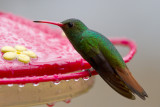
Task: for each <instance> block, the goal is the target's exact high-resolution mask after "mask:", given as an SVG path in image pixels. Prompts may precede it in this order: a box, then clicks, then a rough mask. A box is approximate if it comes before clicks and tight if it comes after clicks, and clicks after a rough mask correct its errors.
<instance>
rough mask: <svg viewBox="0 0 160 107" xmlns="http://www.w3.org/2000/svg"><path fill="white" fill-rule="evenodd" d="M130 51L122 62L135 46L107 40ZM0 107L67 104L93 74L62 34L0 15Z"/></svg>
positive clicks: (87, 86) (88, 84) (88, 85)
mask: <svg viewBox="0 0 160 107" xmlns="http://www.w3.org/2000/svg"><path fill="white" fill-rule="evenodd" d="M110 40H111V42H112V43H113V44H115V45H117V44H118V45H124V46H127V47H129V48H130V51H129V53H128V55H127V56H126V57H124V61H125V62H129V60H130V59H131V58H132V57H133V55H134V54H135V52H136V47H135V44H134V42H133V41H130V40H128V39H124V38H122V39H120V38H115V39H110ZM0 50H1V54H0V55H1V57H0V106H1V107H5V106H20V107H21V106H24V105H25V106H29V105H39V104H46V103H47V105H48V106H50V107H51V106H53V105H54V102H58V101H65V102H66V103H69V102H70V99H72V98H73V97H75V96H79V95H81V94H83V93H85V92H87V91H88V90H89V89H90V88H91V87H92V86H93V84H94V81H95V77H94V75H97V73H96V71H91V74H92V76H91V77H89V75H90V73H88V71H86V69H89V68H91V66H90V65H89V64H88V63H87V62H86V61H85V60H84V59H83V58H82V57H81V56H80V55H79V54H78V53H77V52H76V51H75V49H74V48H73V47H72V45H71V44H70V42H69V41H68V39H67V38H66V37H65V36H64V33H63V32H62V31H61V30H59V29H52V28H50V27H49V26H47V25H40V24H35V23H33V22H32V21H30V20H27V19H24V18H22V17H19V16H15V15H13V14H10V13H3V12H0Z"/></svg>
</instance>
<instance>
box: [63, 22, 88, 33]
mask: <svg viewBox="0 0 160 107" xmlns="http://www.w3.org/2000/svg"><path fill="white" fill-rule="evenodd" d="M61 23H62V24H63V26H61V28H62V29H63V31H64V32H65V33H66V35H71V34H74V35H77V34H81V33H82V32H83V31H85V30H87V29H88V28H87V26H86V25H85V24H84V23H83V22H81V21H80V20H78V19H68V20H65V21H63V22H61Z"/></svg>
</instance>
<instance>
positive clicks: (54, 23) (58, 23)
mask: <svg viewBox="0 0 160 107" xmlns="http://www.w3.org/2000/svg"><path fill="white" fill-rule="evenodd" d="M33 22H36V23H48V24H53V25H57V26H59V27H62V26H63V24H62V23H60V22H48V21H33Z"/></svg>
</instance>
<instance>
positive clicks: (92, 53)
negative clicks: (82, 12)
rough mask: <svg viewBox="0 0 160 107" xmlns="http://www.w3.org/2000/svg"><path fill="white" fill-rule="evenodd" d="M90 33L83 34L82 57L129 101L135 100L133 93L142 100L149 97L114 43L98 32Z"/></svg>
mask: <svg viewBox="0 0 160 107" xmlns="http://www.w3.org/2000/svg"><path fill="white" fill-rule="evenodd" d="M88 32H89V33H88ZM88 32H87V33H83V36H82V37H83V39H82V40H81V45H82V46H81V47H82V48H81V49H83V50H81V52H79V53H80V54H81V55H82V57H83V58H84V59H86V60H87V61H88V62H89V63H90V64H91V66H92V67H93V68H94V69H95V70H96V71H97V72H98V73H99V75H100V76H101V77H102V78H103V79H104V81H106V82H107V83H108V84H109V85H110V86H111V87H112V88H113V89H114V90H115V91H117V92H118V93H119V94H121V95H123V96H125V97H127V98H129V99H135V97H134V95H133V94H132V92H133V93H135V94H137V95H138V96H139V97H140V98H142V99H145V97H147V94H146V92H145V91H144V90H143V88H142V87H141V86H140V85H139V84H138V83H137V81H136V80H135V79H134V78H133V76H132V74H131V73H130V71H129V70H128V68H127V66H126V65H125V63H124V61H123V59H122V57H121V56H120V54H119V53H118V51H117V50H116V48H115V47H114V46H113V45H112V43H111V42H110V41H109V40H108V39H107V38H105V37H104V36H103V35H101V34H99V33H97V32H94V31H88Z"/></svg>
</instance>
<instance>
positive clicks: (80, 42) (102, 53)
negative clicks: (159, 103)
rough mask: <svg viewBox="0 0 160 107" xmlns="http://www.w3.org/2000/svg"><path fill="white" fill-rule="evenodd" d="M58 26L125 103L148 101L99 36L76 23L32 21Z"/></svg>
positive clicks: (126, 69)
mask: <svg viewBox="0 0 160 107" xmlns="http://www.w3.org/2000/svg"><path fill="white" fill-rule="evenodd" d="M34 22H36V23H48V24H53V25H57V26H59V27H60V28H61V29H62V30H63V31H64V33H65V34H66V36H67V38H68V39H69V41H70V42H71V44H72V45H73V47H74V48H75V50H76V51H77V52H78V53H79V54H80V55H81V56H82V57H83V58H84V59H85V60H86V61H87V62H88V63H89V64H90V65H91V66H92V67H93V69H95V70H96V72H97V73H98V74H99V75H100V76H101V77H102V79H103V80H104V81H105V82H106V83H107V84H108V85H109V86H110V87H112V88H113V89H114V90H115V91H116V92H118V93H119V94H121V95H122V96H124V97H126V98H128V99H132V100H134V99H135V96H134V94H137V95H138V96H139V97H140V98H141V99H143V100H145V99H146V97H148V95H147V93H146V92H145V90H144V89H143V88H142V87H141V86H140V85H139V83H138V82H137V81H136V80H135V79H134V77H133V76H132V74H131V72H130V71H129V69H128V67H127V65H126V64H125V62H124V61H123V59H122V57H121V55H120V53H119V52H118V50H117V49H116V48H115V47H114V45H113V44H112V43H111V42H110V40H109V39H107V38H106V37H105V36H103V35H102V34H100V33H98V32H96V31H94V30H91V29H89V28H88V27H87V26H86V25H85V24H84V23H83V22H82V21H80V20H78V19H74V18H71V19H67V20H65V21H62V22H49V21H34Z"/></svg>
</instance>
